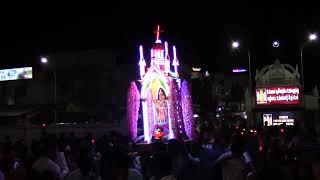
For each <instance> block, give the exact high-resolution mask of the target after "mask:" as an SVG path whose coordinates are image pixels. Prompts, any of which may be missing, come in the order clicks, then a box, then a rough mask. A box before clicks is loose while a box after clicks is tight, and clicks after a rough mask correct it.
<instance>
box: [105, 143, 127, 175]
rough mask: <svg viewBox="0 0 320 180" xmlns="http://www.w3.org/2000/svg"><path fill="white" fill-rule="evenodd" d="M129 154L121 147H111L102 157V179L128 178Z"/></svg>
mask: <svg viewBox="0 0 320 180" xmlns="http://www.w3.org/2000/svg"><path fill="white" fill-rule="evenodd" d="M128 168H129V156H128V154H127V153H125V152H124V151H123V150H121V149H109V150H107V151H106V152H105V153H104V154H103V155H102V157H101V160H100V172H101V178H102V180H110V179H113V180H126V179H127V178H128Z"/></svg>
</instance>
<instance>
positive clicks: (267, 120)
mask: <svg viewBox="0 0 320 180" xmlns="http://www.w3.org/2000/svg"><path fill="white" fill-rule="evenodd" d="M262 120H263V125H264V126H280V125H282V124H285V125H286V126H293V125H294V121H295V118H294V113H292V112H268V113H263V114H262Z"/></svg>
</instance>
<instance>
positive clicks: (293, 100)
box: [256, 86, 300, 105]
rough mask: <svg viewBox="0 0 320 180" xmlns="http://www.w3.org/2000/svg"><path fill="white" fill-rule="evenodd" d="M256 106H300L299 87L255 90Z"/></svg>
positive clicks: (274, 87) (275, 87)
mask: <svg viewBox="0 0 320 180" xmlns="http://www.w3.org/2000/svg"><path fill="white" fill-rule="evenodd" d="M256 103H257V105H297V104H300V87H299V86H273V87H263V88H256Z"/></svg>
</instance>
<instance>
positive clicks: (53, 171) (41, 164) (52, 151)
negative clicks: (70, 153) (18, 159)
mask: <svg viewBox="0 0 320 180" xmlns="http://www.w3.org/2000/svg"><path fill="white" fill-rule="evenodd" d="M56 149H57V148H56V146H55V145H54V144H48V145H45V146H44V147H43V148H42V150H41V151H42V153H41V154H42V155H41V156H40V157H39V158H38V159H37V160H36V161H35V162H34V163H33V165H32V169H33V170H34V171H35V172H37V173H40V174H44V173H47V174H48V173H49V174H50V175H52V176H54V178H57V179H62V176H61V169H60V167H59V165H58V164H56V163H55V162H54V161H53V159H56V153H57V151H56Z"/></svg>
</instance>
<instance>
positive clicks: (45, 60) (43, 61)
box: [40, 57, 48, 64]
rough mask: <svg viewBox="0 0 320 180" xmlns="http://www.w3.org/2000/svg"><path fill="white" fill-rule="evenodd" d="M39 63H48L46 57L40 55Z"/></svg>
mask: <svg viewBox="0 0 320 180" xmlns="http://www.w3.org/2000/svg"><path fill="white" fill-rule="evenodd" d="M40 61H41V63H42V64H47V63H48V59H47V58H46V57H41V60H40Z"/></svg>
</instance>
